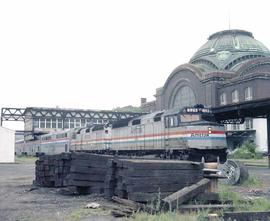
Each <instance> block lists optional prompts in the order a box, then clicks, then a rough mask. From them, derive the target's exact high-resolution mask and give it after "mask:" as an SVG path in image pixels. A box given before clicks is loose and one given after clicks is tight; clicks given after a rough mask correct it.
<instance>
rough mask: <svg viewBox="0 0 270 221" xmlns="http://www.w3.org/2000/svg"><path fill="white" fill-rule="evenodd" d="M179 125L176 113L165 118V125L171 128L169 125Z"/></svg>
mask: <svg viewBox="0 0 270 221" xmlns="http://www.w3.org/2000/svg"><path fill="white" fill-rule="evenodd" d="M178 126H179V120H178V117H177V115H174V116H168V117H166V118H165V127H166V128H171V127H178Z"/></svg>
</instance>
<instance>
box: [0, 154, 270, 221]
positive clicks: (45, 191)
mask: <svg viewBox="0 0 270 221" xmlns="http://www.w3.org/2000/svg"><path fill="white" fill-rule="evenodd" d="M34 161H35V159H27V158H26V159H17V162H16V163H15V164H0V221H90V220H91V221H115V220H116V219H115V218H113V217H112V216H111V215H110V210H111V209H113V208H117V207H118V205H116V204H113V203H111V202H109V201H107V200H105V199H103V198H101V197H97V196H89V195H85V196H79V195H72V194H70V193H67V192H65V190H64V189H61V188H60V189H56V188H33V186H32V185H31V184H32V181H33V179H34V170H35V168H34V167H35V166H34ZM249 171H250V175H251V176H252V177H256V179H257V180H259V182H261V183H262V185H261V186H260V187H259V188H254V187H250V188H249V187H242V186H235V187H232V189H233V190H234V191H237V192H240V193H241V194H243V195H244V196H247V197H256V196H266V197H267V198H269V199H270V170H269V169H267V168H260V167H249ZM91 202H97V203H99V204H100V205H101V208H99V209H84V206H85V205H86V204H88V203H91ZM117 220H119V219H117Z"/></svg>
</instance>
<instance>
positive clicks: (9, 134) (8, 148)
mask: <svg viewBox="0 0 270 221" xmlns="http://www.w3.org/2000/svg"><path fill="white" fill-rule="evenodd" d="M14 153H15V131H13V130H10V129H7V128H4V127H1V126H0V163H14V161H15V156H14Z"/></svg>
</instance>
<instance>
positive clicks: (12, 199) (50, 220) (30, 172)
mask: <svg viewBox="0 0 270 221" xmlns="http://www.w3.org/2000/svg"><path fill="white" fill-rule="evenodd" d="M17 161H18V162H17V163H15V164H0V221H88V220H89V221H90V220H91V221H114V220H116V219H115V218H113V217H112V216H110V210H111V209H112V208H113V207H116V205H113V204H112V203H110V202H108V201H106V200H104V199H102V198H99V197H95V196H89V195H84V196H78V195H71V194H70V193H67V192H65V191H64V190H63V189H61V188H60V189H56V188H37V189H35V188H33V186H32V185H31V184H32V181H33V179H34V170H35V165H34V161H35V159H19V160H17ZM91 202H97V203H99V204H100V205H101V208H98V209H84V207H85V205H87V204H88V203H91ZM118 220H119V219H118Z"/></svg>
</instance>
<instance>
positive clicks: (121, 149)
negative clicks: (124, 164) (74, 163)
mask: <svg viewBox="0 0 270 221" xmlns="http://www.w3.org/2000/svg"><path fill="white" fill-rule="evenodd" d="M72 142H73V144H72V147H71V149H72V150H74V151H78V150H83V151H93V152H107V153H118V154H128V155H153V154H154V155H159V156H166V157H172V158H179V159H187V160H195V161H200V160H201V159H202V157H204V158H205V160H206V161H208V162H209V161H216V160H217V158H219V160H220V161H221V162H225V161H226V156H227V153H226V151H227V143H226V136H225V130H224V127H223V126H221V125H219V124H217V123H216V122H215V119H214V116H213V114H212V113H211V110H210V109H207V108H197V107H196V108H184V109H181V110H179V109H174V110H169V111H159V112H155V113H151V114H147V115H143V116H141V117H137V118H132V119H125V120H121V121H118V122H115V123H113V124H112V125H111V126H108V125H106V126H105V125H98V126H93V127H91V128H88V129H84V130H81V131H80V133H79V134H77V136H76V140H74V141H72Z"/></svg>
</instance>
